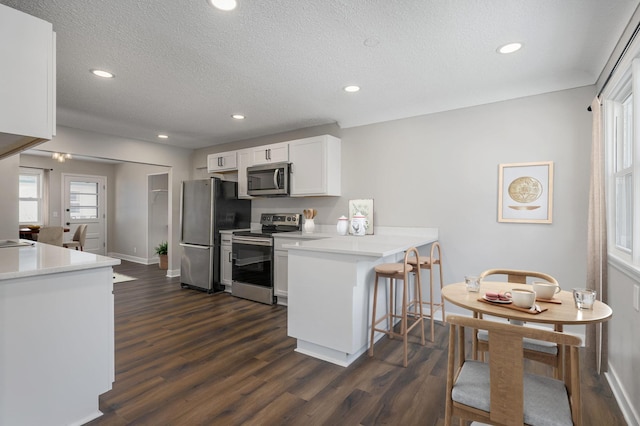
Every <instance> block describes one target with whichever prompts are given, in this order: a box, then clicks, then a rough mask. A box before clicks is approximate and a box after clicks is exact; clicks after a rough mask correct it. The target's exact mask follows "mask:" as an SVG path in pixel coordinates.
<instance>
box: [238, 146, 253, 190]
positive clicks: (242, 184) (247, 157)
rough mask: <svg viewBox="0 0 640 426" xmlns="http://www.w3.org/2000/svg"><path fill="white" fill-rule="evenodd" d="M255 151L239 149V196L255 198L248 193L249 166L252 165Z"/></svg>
mask: <svg viewBox="0 0 640 426" xmlns="http://www.w3.org/2000/svg"><path fill="white" fill-rule="evenodd" d="M252 154H253V151H251V150H248V149H245V150H243V151H238V198H245V199H246V198H248V199H251V198H253V197H252V196H250V195H248V194H247V189H248V187H249V184H248V182H247V167H249V166H251V165H252V163H251V155H252Z"/></svg>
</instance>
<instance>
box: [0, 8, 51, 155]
mask: <svg viewBox="0 0 640 426" xmlns="http://www.w3.org/2000/svg"><path fill="white" fill-rule="evenodd" d="M55 44H56V39H55V33H54V32H53V27H52V25H51V24H50V23H48V22H46V21H43V20H42V19H39V18H36V17H34V16H31V15H27V14H26V13H23V12H20V11H17V10H15V9H12V8H10V7H7V6H4V5H2V4H0V58H2V60H1V61H0V76H2V78H0V158H3V157H6V156H8V155H13V154H15V153H17V152H20V151H22V150H24V149H27V148H30V147H33V146H35V145H37V144H39V143H41V142H44V141H47V140H50V139H51V138H52V137H53V135H55V128H56V75H55V71H56V55H55V48H56V47H55Z"/></svg>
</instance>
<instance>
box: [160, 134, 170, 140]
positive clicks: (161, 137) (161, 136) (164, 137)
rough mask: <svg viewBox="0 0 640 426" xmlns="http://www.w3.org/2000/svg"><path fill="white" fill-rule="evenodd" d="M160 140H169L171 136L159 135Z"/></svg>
mask: <svg viewBox="0 0 640 426" xmlns="http://www.w3.org/2000/svg"><path fill="white" fill-rule="evenodd" d="M158 138H160V139H169V136H168V135H164V134H162V133H161V134H159V135H158Z"/></svg>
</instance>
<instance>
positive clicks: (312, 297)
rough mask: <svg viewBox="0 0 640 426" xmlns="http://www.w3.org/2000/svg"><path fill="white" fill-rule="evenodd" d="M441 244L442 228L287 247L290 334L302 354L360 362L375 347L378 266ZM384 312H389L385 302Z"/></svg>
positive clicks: (395, 230)
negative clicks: (373, 306) (372, 325)
mask: <svg viewBox="0 0 640 426" xmlns="http://www.w3.org/2000/svg"><path fill="white" fill-rule="evenodd" d="M437 240H438V229H437V228H391V227H389V228H382V227H381V228H376V229H375V235H366V236H360V237H356V236H331V237H329V238H322V239H317V240H311V241H303V242H300V243H298V244H291V245H286V246H285V247H286V248H287V249H288V250H289V259H288V262H289V268H288V272H289V276H288V279H289V307H288V334H289V336H291V337H294V338H296V339H297V348H296V351H297V352H300V353H303V354H306V355H309V356H313V357H316V358H319V359H323V360H325V361H329V362H332V363H334V364H338V365H341V366H345V367H346V366H348V365H349V364H351V363H352V362H353V361H355V360H356V359H357V358H358V357H359V356H360V355H361V354H362V353H364V352H365V351H366V350H367V347H368V343H369V339H368V336H369V327H370V316H371V303H372V299H373V297H372V294H373V291H372V289H373V285H372V284H373V280H374V276H375V272H374V270H373V268H374V267H375V265H377V264H380V263H387V262H396V261H401V260H402V259H403V257H404V251H405V250H406V249H408V248H410V247H417V248H418V250H419V251H420V253H421V254H426V253H427V248H428V246H429V245H430V244H431V243H433V242H435V241H437ZM378 309H379V312H383V311H386V306H385V301H384V298H380V301H379V305H378ZM381 336H382V334H379V335H378V336H377V337H376V338H380V337H381Z"/></svg>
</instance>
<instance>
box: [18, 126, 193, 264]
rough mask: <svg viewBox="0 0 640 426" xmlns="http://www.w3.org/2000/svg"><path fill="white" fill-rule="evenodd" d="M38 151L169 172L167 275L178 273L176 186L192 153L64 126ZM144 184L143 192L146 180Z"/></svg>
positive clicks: (187, 169) (186, 173) (187, 168)
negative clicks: (130, 164) (59, 152)
mask: <svg viewBox="0 0 640 426" xmlns="http://www.w3.org/2000/svg"><path fill="white" fill-rule="evenodd" d="M38 149H41V150H47V151H61V152H69V153H71V154H75V155H87V156H92V157H99V158H109V159H114V160H122V161H127V162H137V163H140V164H151V165H159V166H166V167H167V168H168V172H169V194H168V196H169V200H170V205H171V211H170V212H169V223H170V226H171V233H170V234H169V271H168V274H177V273H179V268H180V249H179V248H180V247H179V228H180V227H179V221H180V213H179V209H180V183H181V182H182V181H183V180H186V179H189V178H190V175H191V163H190V158H191V152H192V150H188V149H182V148H176V147H172V146H168V145H163V144H159V143H158V144H154V143H149V142H142V141H138V140H135V139H125V138H120V137H116V136H109V135H103V134H99V133H93V132H87V131H84V130H78V129H73V128H70V127H64V126H58V128H57V135H56V137H55V138H54V139H53V140H51V141H49V142H45V143H44V144H42V145H39V146H38ZM144 181H145V188H146V176H145V178H144ZM16 186H17V176H16ZM144 199H145V200H146V199H147V197H146V195H145V196H144ZM16 209H17V206H16ZM16 211H17V210H16ZM16 223H17V214H16ZM16 226H17V225H16Z"/></svg>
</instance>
